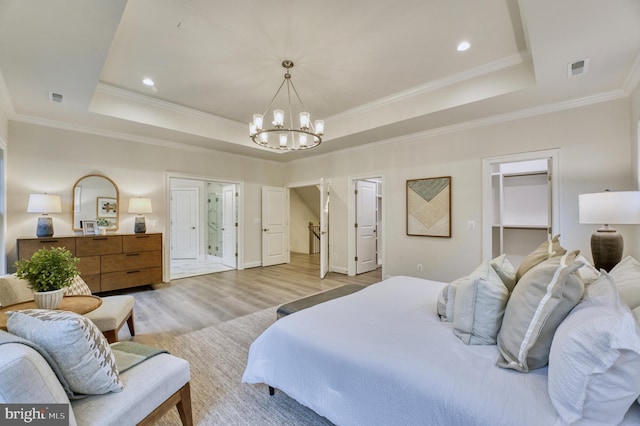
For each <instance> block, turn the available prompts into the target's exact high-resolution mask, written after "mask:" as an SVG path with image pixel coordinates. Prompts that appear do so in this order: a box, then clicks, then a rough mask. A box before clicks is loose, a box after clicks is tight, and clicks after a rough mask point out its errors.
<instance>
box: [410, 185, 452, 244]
mask: <svg viewBox="0 0 640 426" xmlns="http://www.w3.org/2000/svg"><path fill="white" fill-rule="evenodd" d="M407 235H416V236H421V237H442V238H451V176H443V177H435V178H425V179H411V180H407Z"/></svg>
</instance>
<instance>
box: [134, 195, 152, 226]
mask: <svg viewBox="0 0 640 426" xmlns="http://www.w3.org/2000/svg"><path fill="white" fill-rule="evenodd" d="M129 213H135V214H137V215H138V216H136V223H135V225H134V226H133V232H135V233H136V234H144V233H145V232H147V225H146V223H145V220H144V216H142V214H143V213H151V198H142V197H138V198H131V199H129Z"/></svg>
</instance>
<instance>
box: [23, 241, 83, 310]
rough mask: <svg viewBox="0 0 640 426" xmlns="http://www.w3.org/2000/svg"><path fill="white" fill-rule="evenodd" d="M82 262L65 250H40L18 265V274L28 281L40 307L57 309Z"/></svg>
mask: <svg viewBox="0 0 640 426" xmlns="http://www.w3.org/2000/svg"><path fill="white" fill-rule="evenodd" d="M79 261H80V260H79V259H78V258H76V257H74V256H73V255H72V254H71V252H70V251H69V250H67V249H66V248H64V247H54V248H50V249H46V248H41V249H40V250H38V251H37V252H35V253H34V254H33V256H31V259H21V260H18V261H17V262H16V263H15V266H16V275H17V276H18V278H22V279H24V280H26V281H27V282H28V284H29V288H31V290H33V294H34V299H35V302H36V306H37V307H38V308H41V309H56V308H57V307H58V305H59V304H60V301H61V300H62V297H63V296H64V290H65V287H68V286H70V285H71V283H72V282H73V279H74V278H75V277H76V276H77V275H78V268H77V265H78V262H79Z"/></svg>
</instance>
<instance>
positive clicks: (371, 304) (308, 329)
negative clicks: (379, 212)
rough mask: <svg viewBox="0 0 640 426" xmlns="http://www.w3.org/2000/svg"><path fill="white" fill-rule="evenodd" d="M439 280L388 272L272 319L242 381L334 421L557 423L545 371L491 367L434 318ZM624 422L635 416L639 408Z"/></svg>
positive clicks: (485, 352) (478, 349)
mask: <svg viewBox="0 0 640 426" xmlns="http://www.w3.org/2000/svg"><path fill="white" fill-rule="evenodd" d="M443 286H444V283H439V282H435V281H428V280H422V279H418V278H411V277H394V278H390V279H388V280H385V281H383V282H381V283H378V284H374V285H372V286H369V287H367V288H365V289H363V290H361V291H359V292H357V293H354V294H351V295H348V296H345V297H342V298H339V299H335V300H332V301H329V302H325V303H322V304H319V305H316V306H314V307H312V308H308V309H305V310H302V311H300V312H297V313H295V314H292V315H289V316H287V317H284V318H282V319H280V320H278V321H277V322H276V323H274V324H273V325H272V326H271V327H269V328H268V329H267V330H265V332H264V333H263V334H262V335H261V336H259V337H258V338H257V339H256V341H255V342H254V343H253V344H252V345H251V349H250V352H249V360H248V363H247V368H246V370H245V373H244V376H243V379H242V380H243V382H247V383H266V384H268V385H270V386H273V387H275V388H277V389H280V390H281V391H283V392H285V393H287V394H288V395H289V396H291V397H292V398H294V399H296V400H297V401H298V402H300V403H301V404H303V405H306V406H307V407H309V408H311V409H313V410H314V411H316V412H317V413H319V414H320V415H322V416H324V417H326V418H328V419H329V420H331V421H332V422H333V423H335V424H338V425H349V426H351V425H418V424H419V425H439V426H440V425H465V426H468V425H490V426H497V425H519V426H520V425H531V426H541V425H554V424H556V422H557V421H558V417H557V414H556V412H555V410H554V408H553V406H552V404H551V401H550V399H549V395H548V392H547V369H546V368H543V369H539V370H534V371H532V372H530V373H519V372H516V371H512V370H505V369H502V368H499V367H496V366H495V362H496V359H497V357H498V351H497V347H496V346H495V345H493V346H468V345H465V344H464V343H462V341H460V340H459V339H458V338H457V337H456V336H455V335H454V334H453V332H452V330H451V324H450V323H443V322H440V320H439V319H438V317H437V315H436V300H437V297H438V294H439V292H440V290H441V289H442V287H443ZM625 424H636V425H638V424H640V406H638V404H634V407H633V408H632V410H630V412H629V413H628V414H627V417H626V419H625Z"/></svg>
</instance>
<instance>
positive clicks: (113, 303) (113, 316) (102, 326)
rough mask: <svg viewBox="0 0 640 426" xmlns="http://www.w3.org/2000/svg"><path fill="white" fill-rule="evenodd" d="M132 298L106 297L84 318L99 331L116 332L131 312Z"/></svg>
mask: <svg viewBox="0 0 640 426" xmlns="http://www.w3.org/2000/svg"><path fill="white" fill-rule="evenodd" d="M133 305H134V298H133V296H107V297H103V298H102V305H100V306H99V307H98V309H96V310H93V311H91V312H89V313H87V314H85V315H84V316H85V317H87V318H89V319H90V320H91V321H92V322H93V323H94V324H95V325H96V327H98V329H99V330H100V331H108V330H116V329H117V328H118V327H119V326H120V324H122V322H123V321H124V320H125V319H126V318H127V317H128V316H129V313H131V311H132V310H133Z"/></svg>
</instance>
